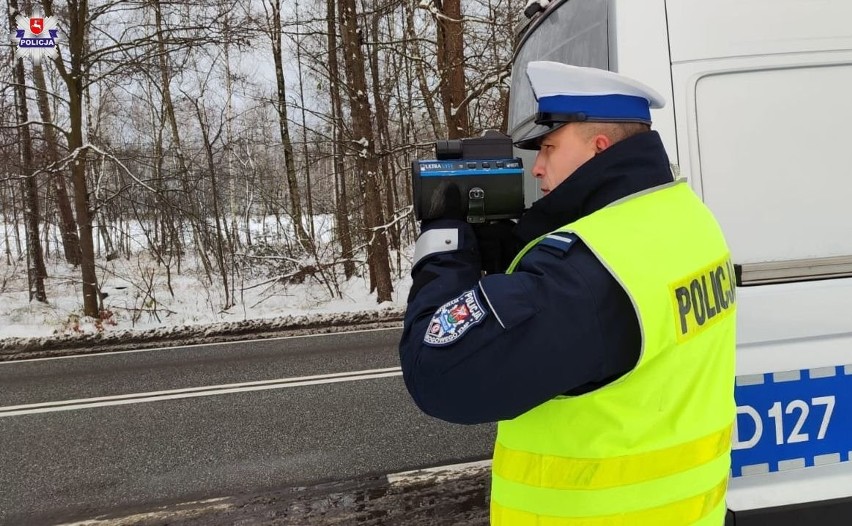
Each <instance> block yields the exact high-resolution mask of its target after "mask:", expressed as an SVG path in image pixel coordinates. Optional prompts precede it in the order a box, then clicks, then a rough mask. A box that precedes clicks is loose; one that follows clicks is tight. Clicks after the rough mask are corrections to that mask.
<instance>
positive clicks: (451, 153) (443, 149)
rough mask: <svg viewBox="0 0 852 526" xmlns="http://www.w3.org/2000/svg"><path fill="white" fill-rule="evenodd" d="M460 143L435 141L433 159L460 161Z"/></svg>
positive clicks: (457, 141)
mask: <svg viewBox="0 0 852 526" xmlns="http://www.w3.org/2000/svg"><path fill="white" fill-rule="evenodd" d="M461 156H462V142H461V140H459V139H450V140H447V141H435V158H436V159H438V160H445V159H461Z"/></svg>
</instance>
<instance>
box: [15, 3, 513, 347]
mask: <svg viewBox="0 0 852 526" xmlns="http://www.w3.org/2000/svg"><path fill="white" fill-rule="evenodd" d="M7 2H8V6H7V7H8V9H7V13H8V23H9V30H10V33H11V34H14V31H15V29H16V26H17V22H16V16H17V15H23V16H38V14H39V13H40V12H42V13H43V14H44V16H46V17H55V19H56V22H57V25H58V28H59V40H58V50H59V56H58V57H57V58H56V59H53V60H44V61H42V62H41V63H40V64H35V63H34V61H32V60H31V59H29V58H23V59H20V58H16V57H15V54H14V51H15V46H14V45H8V47H7V50H8V52H7V53H6V57H5V60H2V62H0V163H2V164H0V166H2V168H0V210H1V211H2V212H0V223H2V232H0V258H2V259H0V298H5V299H4V300H3V301H2V303H6V304H9V305H12V308H11V310H9V311H8V312H7V313H6V314H7V316H6V317H5V319H6V323H8V324H12V323H13V322H14V321H15V320H16V319H17V320H18V321H23V320H21V319H20V318H21V317H25V316H28V315H30V314H32V313H33V312H37V310H38V307H39V306H45V307H44V308H45V309H52V310H51V312H52V313H53V314H52V316H53V321H50V322H42V321H39V323H48V324H52V323H57V324H58V327H55V328H48V329H49V330H53V331H57V330H58V331H66V332H67V331H74V330H80V327H81V320H88V321H89V325H90V326H93V327H95V328H96V330H102V329H103V328H104V327H105V326H110V325H112V326H115V325H127V324H128V322H129V323H130V324H133V325H135V324H136V323H138V322H140V321H141V320H143V319H145V320H149V321H153V322H154V323H157V322H163V319H164V318H165V317H168V316H169V314H173V313H174V311H170V309H169V305H170V304H172V303H173V300H175V298H176V296H179V295H181V294H185V293H187V292H186V291H187V290H189V289H183V288H182V287H181V286H180V285H181V283H184V282H185V281H186V280H188V279H191V280H192V281H193V282H195V283H199V284H201V285H202V287H203V290H204V296H205V300H204V302H203V303H204V308H206V309H208V310H210V311H211V312H212V313H214V314H218V315H220V316H221V317H223V319H224V317H225V315H227V314H228V313H233V312H234V311H235V310H240V309H241V310H242V313H243V317H247V316H249V317H250V315H249V314H248V313H249V310H248V307H249V305H247V304H248V303H249V302H250V303H251V304H252V305H253V306H254V305H258V304H261V303H263V302H267V303H269V304H272V303H274V302H275V301H276V298H280V297H293V296H294V295H299V294H302V292H299V291H301V290H303V289H299V288H298V287H300V286H304V285H305V284H308V283H312V284H314V285H316V286H315V287H313V288H312V289H311V290H313V291H316V290H320V291H322V292H321V294H323V295H326V299H327V300H329V301H334V300H335V299H342V298H344V297H346V296H349V297H352V296H359V293H358V292H355V291H354V290H355V289H357V288H358V287H359V285H363V288H364V289H365V290H364V293H363V295H361V296H368V297H369V298H371V302H373V304H383V303H385V302H394V301H395V302H397V303H399V302H400V298H399V296H398V294H395V290H394V284H395V283H396V284H397V288H399V285H398V284H399V283H400V282H403V283H404V280H405V274H407V272H408V269H409V268H410V257H411V251H410V246H411V244H412V243H413V241H414V239H415V238H416V235H417V225H416V221H415V218H414V216H413V213H412V203H411V194H412V192H411V169H410V165H411V160H412V159H415V158H418V157H423V158H428V157H429V156H431V155H432V154H433V152H432V147H433V144H434V141H435V140H436V139H443V138H461V137H468V136H474V135H478V134H479V133H480V132H481V131H482V130H484V129H488V128H495V129H498V130H501V131H503V132H505V131H506V126H507V119H508V93H509V74H510V61H511V52H512V44H513V40H514V35H515V30H516V27H517V25H518V23H519V22H520V20H521V19H522V17H523V10H524V2H522V1H521V0H464V1H462V0H421V1H420V2H419V3H417V2H415V1H413V0H320V1H306V2H297V1H293V0H215V1H211V2H207V1H205V2H194V1H174V2H169V1H161V0H139V1H135V0H116V1H96V0H92V1H89V0H67V1H53V0H45V1H44V2H42V3H41V4H37V3H34V2H31V1H30V0H7ZM105 283H109V284H110V287H112V288H111V289H110V287H106V286H105ZM117 283H120V286H118V285H117ZM69 290H70V291H73V295H74V300H73V301H71V302H70V303H69V302H68V301H65V304H64V306H63V307H62V309H60V310H57V307H56V305H57V303H58V301H57V300H58V296H61V297H62V298H66V297H67V296H68V291H69ZM119 291H121V293H120V294H121V295H123V300H122V301H121V302H116V301H114V300H115V298H116V295H117V293H119ZM247 291H252V293H251V297H250V299H249V298H248V297H247ZM294 291H296V292H294ZM396 292H397V293H398V291H396ZM111 294H112V296H111ZM192 294H197V292H192ZM311 294H314V295H315V294H316V293H315V292H312V293H311ZM15 298H22V299H21V301H18V302H16V301H14V299H15ZM403 299H404V298H403ZM318 301H321V300H318ZM20 303H26V304H27V305H28V306H27V308H25V309H22V308H21V307H20V306H19V304H20ZM50 305H53V307H49V306H50ZM33 306H35V307H36V310H35V311H34V310H33ZM0 317H2V316H0ZM9 320H12V321H9ZM0 336H3V334H2V331H0Z"/></svg>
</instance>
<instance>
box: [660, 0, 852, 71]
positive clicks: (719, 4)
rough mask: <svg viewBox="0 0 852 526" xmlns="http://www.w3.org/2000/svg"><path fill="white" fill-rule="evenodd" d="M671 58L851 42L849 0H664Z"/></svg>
mask: <svg viewBox="0 0 852 526" xmlns="http://www.w3.org/2000/svg"><path fill="white" fill-rule="evenodd" d="M666 7H667V11H668V20H669V40H670V43H671V57H672V62H673V63H677V62H684V61H689V60H705V59H711V58H719V57H736V56H746V55H766V54H771V53H797V52H807V51H824V50H835V49H850V48H852V24H850V21H852V2H850V1H849V0H712V1H707V0H668V1H667V3H666Z"/></svg>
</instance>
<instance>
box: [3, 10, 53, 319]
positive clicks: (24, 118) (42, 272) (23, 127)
mask: <svg viewBox="0 0 852 526" xmlns="http://www.w3.org/2000/svg"><path fill="white" fill-rule="evenodd" d="M17 11H18V2H17V0H9V11H8V13H9V23H10V24H11V29H12V31H14V30H15V28H16V27H17V24H16V23H15V14H16V13H17ZM15 77H16V82H17V86H15V95H16V97H15V98H16V99H17V100H18V104H17V106H18V137H19V139H20V143H19V145H18V147H19V151H20V155H21V171H22V172H23V179H22V188H21V189H22V193H23V197H24V218H25V222H26V232H27V282H28V285H29V292H30V296H29V298H30V301H32V300H34V299H35V300H37V301H40V302H42V303H47V293H46V292H45V290H44V278H45V277H46V276H47V269H45V267H44V256H43V255H42V246H41V237H40V236H39V234H38V232H39V224H38V220H39V210H38V208H39V207H38V184H37V183H36V176H35V173H34V169H33V142H32V136H31V135H30V125H29V124H27V122H28V121H29V112H28V109H27V88H26V80H27V77H26V74H25V72H24V59H23V58H20V59H16V60H15Z"/></svg>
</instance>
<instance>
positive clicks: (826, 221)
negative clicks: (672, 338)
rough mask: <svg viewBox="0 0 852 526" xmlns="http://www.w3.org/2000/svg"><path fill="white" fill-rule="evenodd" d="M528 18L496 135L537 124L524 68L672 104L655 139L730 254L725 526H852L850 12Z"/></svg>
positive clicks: (790, 0)
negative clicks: (556, 67)
mask: <svg viewBox="0 0 852 526" xmlns="http://www.w3.org/2000/svg"><path fill="white" fill-rule="evenodd" d="M539 3H540V4H544V7H542V6H541V5H532V4H535V0H534V1H533V2H531V5H530V6H528V9H527V14H528V16H530V19H529V20H527V21H526V22H525V23H524V24H523V25H522V27H521V28H519V34H518V42H517V47H516V55H515V62H514V70H513V77H512V78H513V81H512V90H511V100H510V112H509V121H510V123H509V129H510V130H511V129H512V128H513V127H514V126H515V125H518V124H521V123H520V122H519V120H520V119H523V118H525V117H528V116H529V115H531V114H533V113H534V111H535V101H534V98H533V95H532V93H531V91H530V89H529V86H528V83H527V81H526V78H525V74H524V71H525V69H526V64H527V62H529V61H531V60H555V61H559V62H566V63H569V64H574V65H578V66H593V67H599V68H605V69H610V70H612V71H617V72H619V73H623V74H626V75H629V76H632V77H634V78H636V79H639V80H641V81H643V82H645V83H647V84H649V85H650V86H652V87H653V88H655V89H656V90H657V91H659V92H660V93H662V94H663V95H664V96H665V98H666V99H667V102H668V104H667V106H666V107H665V108H663V109H660V110H654V111H653V114H652V117H653V120H654V128H656V129H657V130H658V131H659V132H660V134H661V135H662V137H663V142H664V144H665V146H666V149H667V150H668V153H669V156H670V158H671V159H672V162H673V163H676V165H677V166H679V169H680V171H681V174H682V175H683V176H686V177H687V178H688V180H689V183H690V185H691V186H692V188H693V189H694V190H695V191H696V192H697V193H698V195H700V196H701V197H702V199H703V200H704V202H705V203H707V205H708V206H709V207H710V208H711V209H712V210H713V212H714V213H715V214H716V217H717V218H718V220H719V221H720V223H721V225H722V227H723V229H724V231H725V233H726V236H727V238H728V242H729V244H730V246H731V252H732V256H733V259H734V262H735V264H736V269H737V276H738V284H739V286H740V288H739V290H738V294H737V299H738V312H739V314H738V316H739V318H738V337H737V342H738V350H737V381H736V399H737V406H738V407H737V413H738V414H737V425H736V428H735V432H734V437H733V440H734V443H733V453H732V457H733V458H732V461H733V466H732V470H731V481H730V489H729V492H728V508H729V510H730V511H729V513H728V517H727V522H726V524H735V525H736V526H753V525H763V524H767V525H768V524H772V525H774V526H777V525H788V524H790V525H792V524H806V523H810V524H814V525H820V526H825V525H835V524H837V525H840V524H843V525H848V524H852V458H850V457H852V0H561V1H559V0H557V1H554V2H548V1H547V0H539ZM536 10H538V12H535V13H534V11H536ZM517 153H518V154H519V155H520V156H522V157H524V158H525V161H527V163H526V164H527V165H528V166H531V164H532V163H531V160H532V157H531V156H530V154H529V152H524V151H518V152H517ZM527 179H528V181H529V182H530V184H529V186H527V187H526V189H525V190H526V191H527V196H528V198H527V199H528V201H529V200H530V197H533V198H534V197H535V196H536V192H537V191H538V190H537V188H536V187H535V182H534V181H533V180H532V178H527Z"/></svg>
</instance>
